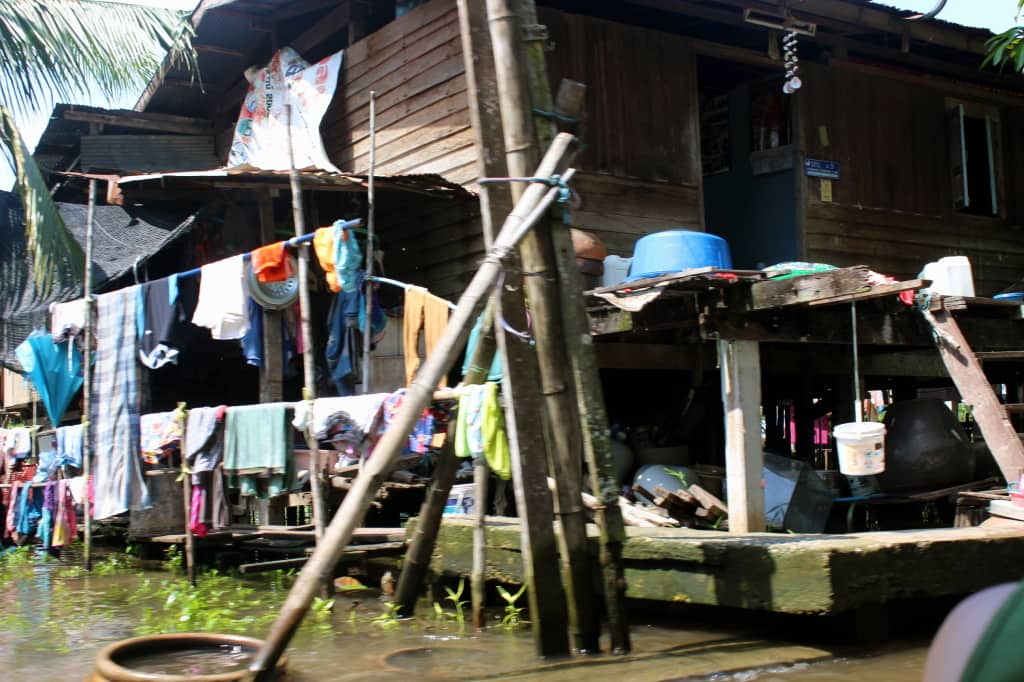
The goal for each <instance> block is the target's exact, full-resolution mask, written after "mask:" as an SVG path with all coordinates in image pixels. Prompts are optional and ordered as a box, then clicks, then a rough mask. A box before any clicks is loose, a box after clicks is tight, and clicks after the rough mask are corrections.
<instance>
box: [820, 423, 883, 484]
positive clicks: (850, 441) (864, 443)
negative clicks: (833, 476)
mask: <svg viewBox="0 0 1024 682" xmlns="http://www.w3.org/2000/svg"><path fill="white" fill-rule="evenodd" d="M832 433H833V435H835V437H836V451H837V454H838V455H839V471H841V472H842V473H844V474H846V475H847V476H871V475H872V474H880V473H882V472H883V471H885V426H884V425H882V424H879V423H878V422H850V423H848V424H838V425H837V426H836V428H835V429H834V430H833V431H832Z"/></svg>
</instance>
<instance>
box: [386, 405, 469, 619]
mask: <svg viewBox="0 0 1024 682" xmlns="http://www.w3.org/2000/svg"><path fill="white" fill-rule="evenodd" d="M454 435H455V434H454V428H453V425H450V426H449V429H448V437H447V438H446V439H445V443H444V447H443V448H442V449H441V453H440V455H439V457H438V461H437V466H436V467H435V468H434V476H433V481H431V483H430V489H429V490H428V491H427V496H426V497H425V498H424V500H423V505H422V506H421V507H420V516H419V522H418V523H417V524H416V533H415V534H414V535H413V538H412V542H410V543H409V549H408V550H407V551H406V553H405V559H404V560H403V561H402V572H401V574H400V575H399V576H398V587H397V589H396V590H395V604H396V605H397V606H398V614H399V615H400V616H402V617H403V618H408V617H411V616H412V615H413V613H414V612H415V610H416V600H417V598H418V597H419V594H420V587H421V586H422V585H423V580H424V578H425V577H426V575H427V570H428V569H429V568H430V557H431V555H432V554H433V553H434V544H435V543H436V542H437V533H438V531H439V530H440V529H441V517H442V516H443V515H444V507H445V504H446V503H447V502H448V493H449V492H451V489H452V483H454V482H455V473H456V471H458V469H459V458H458V457H456V456H455V438H454Z"/></svg>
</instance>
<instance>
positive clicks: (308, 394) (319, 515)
mask: <svg viewBox="0 0 1024 682" xmlns="http://www.w3.org/2000/svg"><path fill="white" fill-rule="evenodd" d="M286 130H287V136H286V137H287V138H288V181H289V183H290V184H291V190H292V221H293V222H294V224H295V236H296V237H301V236H303V235H304V234H306V218H305V215H304V213H303V209H302V182H301V180H300V178H299V171H298V169H296V168H295V155H294V151H295V150H294V149H293V148H292V126H291V106H290V105H289V107H288V125H287V126H286ZM296 248H297V249H298V251H299V268H298V270H299V271H298V273H297V276H298V280H299V316H300V318H301V319H300V325H301V328H302V340H303V343H304V345H305V352H304V353H303V354H302V375H303V384H304V385H303V387H302V399H303V400H305V401H306V402H307V403H308V405H307V406H306V409H307V414H313V401H314V400H316V365H315V355H314V346H313V326H312V324H311V323H310V308H311V305H310V301H309V242H303V243H302V244H299V245H298V246H297V247H296ZM367 323H369V320H367ZM309 423H310V425H309V426H308V427H307V428H306V430H305V433H304V435H305V437H306V447H308V448H309V489H310V492H311V493H312V496H313V529H314V531H315V535H316V541H317V543H319V542H320V540H321V539H322V538H323V536H324V517H325V516H326V515H327V510H326V508H325V505H324V492H323V486H322V484H321V478H322V475H323V470H322V469H323V467H322V465H321V463H320V443H319V442H318V441H317V439H316V437H315V436H314V435H313V427H312V420H309ZM330 578H331V576H327V577H326V578H325V582H324V586H325V589H326V590H327V591H330V586H331V585H332V584H333V583H332V582H331V580H330Z"/></svg>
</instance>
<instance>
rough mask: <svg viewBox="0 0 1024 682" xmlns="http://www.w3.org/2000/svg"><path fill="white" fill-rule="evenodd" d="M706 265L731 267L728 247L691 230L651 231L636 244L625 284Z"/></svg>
mask: <svg viewBox="0 0 1024 682" xmlns="http://www.w3.org/2000/svg"><path fill="white" fill-rule="evenodd" d="M708 266H710V267H715V268H721V269H724V270H728V269H730V268H732V256H731V255H730V254H729V244H728V243H727V242H726V241H725V240H724V239H722V238H721V237H719V236H716V235H713V234H708V233H707V232H694V231H692V230H667V231H665V232H655V233H654V234H649V235H647V236H645V237H641V238H640V239H639V240H638V241H637V243H636V248H635V250H634V251H633V264H632V265H631V266H630V268H629V277H627V278H626V281H627V282H632V281H634V280H638V279H643V278H645V277H657V276H658V275H667V274H669V273H673V272H680V271H682V270H690V269H692V268H704V267H708Z"/></svg>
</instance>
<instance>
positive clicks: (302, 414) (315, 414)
mask: <svg viewBox="0 0 1024 682" xmlns="http://www.w3.org/2000/svg"><path fill="white" fill-rule="evenodd" d="M388 395H390V394H388V393H371V394H368V395H358V396H348V397H342V398H317V399H316V400H314V401H313V409H312V411H310V410H309V403H307V402H306V401H304V400H300V401H299V402H297V403H295V418H294V419H292V426H294V427H295V428H296V429H298V430H299V431H302V432H305V431H306V429H307V428H310V427H312V430H313V437H314V438H316V439H317V440H323V439H325V438H327V435H328V433H330V432H331V431H332V430H333V429H336V428H337V427H339V426H341V427H343V428H344V429H346V430H350V431H352V432H353V437H356V438H359V439H360V440H361V439H363V438H365V437H367V436H368V435H370V434H372V433H373V430H374V427H375V426H376V424H377V421H378V419H379V418H380V408H381V405H383V404H384V401H385V400H386V399H387V397H388Z"/></svg>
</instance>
